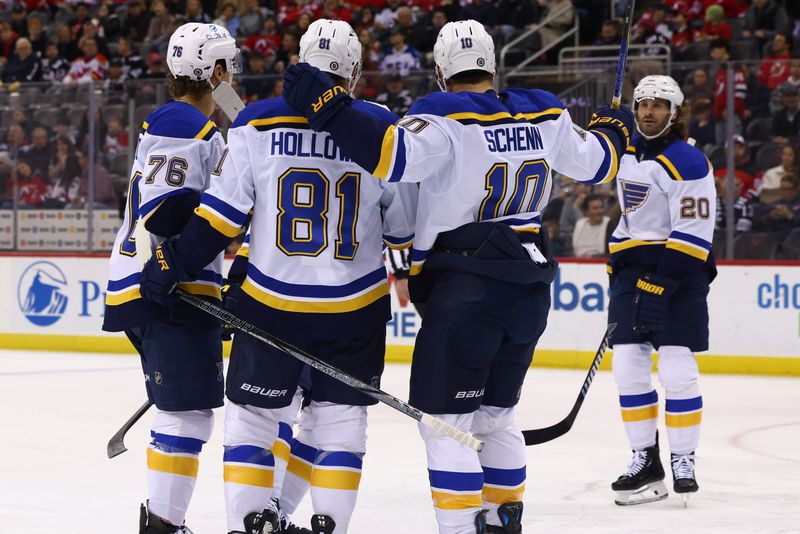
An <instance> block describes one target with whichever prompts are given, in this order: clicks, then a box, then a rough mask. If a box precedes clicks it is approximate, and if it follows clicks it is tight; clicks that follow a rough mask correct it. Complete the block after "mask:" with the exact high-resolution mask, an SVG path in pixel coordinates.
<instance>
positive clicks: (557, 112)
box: [514, 108, 564, 120]
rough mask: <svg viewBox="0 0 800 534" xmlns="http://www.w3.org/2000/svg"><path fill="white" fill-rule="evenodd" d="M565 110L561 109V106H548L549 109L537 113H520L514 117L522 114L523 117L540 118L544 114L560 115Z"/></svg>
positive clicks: (529, 118)
mask: <svg viewBox="0 0 800 534" xmlns="http://www.w3.org/2000/svg"><path fill="white" fill-rule="evenodd" d="M563 112H564V110H563V109H561V108H548V109H546V110H544V111H539V112H537V113H519V114H517V115H515V116H514V118H517V117H518V116H519V115H522V117H523V118H525V119H528V120H531V119H538V118H539V117H542V116H544V115H559V116H560V115H561V114H562V113H563Z"/></svg>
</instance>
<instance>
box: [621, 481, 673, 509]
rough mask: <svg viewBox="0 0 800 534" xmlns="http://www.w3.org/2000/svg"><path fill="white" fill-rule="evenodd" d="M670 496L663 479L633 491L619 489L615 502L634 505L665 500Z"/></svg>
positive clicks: (622, 504)
mask: <svg viewBox="0 0 800 534" xmlns="http://www.w3.org/2000/svg"><path fill="white" fill-rule="evenodd" d="M667 497H669V492H668V491H667V486H666V485H665V484H664V482H663V481H661V480H659V481H658V482H651V483H650V484H647V485H645V486H642V487H641V488H639V489H636V490H633V491H618V492H617V497H616V498H615V499H614V503H615V504H617V505H619V506H633V505H635V504H647V503H649V502H656V501H663V500H664V499H666V498H667Z"/></svg>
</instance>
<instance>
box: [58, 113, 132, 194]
mask: <svg viewBox="0 0 800 534" xmlns="http://www.w3.org/2000/svg"><path fill="white" fill-rule="evenodd" d="M109 126H110V121H109ZM78 163H79V165H80V169H81V172H80V175H79V176H78V179H77V180H75V181H73V183H72V187H71V188H70V190H69V191H68V202H67V204H66V208H68V209H84V208H86V207H87V206H88V204H89V157H88V156H87V155H86V154H84V153H80V154H78ZM93 189H94V190H93V193H94V206H93V207H95V208H101V209H103V208H107V209H117V208H118V207H119V195H118V194H117V190H116V188H115V187H114V180H113V179H112V178H111V174H109V172H108V169H106V168H105V167H104V166H103V165H101V164H100V163H95V164H94V188H93Z"/></svg>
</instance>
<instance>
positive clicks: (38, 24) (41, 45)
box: [26, 17, 47, 57]
mask: <svg viewBox="0 0 800 534" xmlns="http://www.w3.org/2000/svg"><path fill="white" fill-rule="evenodd" d="M26 37H27V38H28V40H29V41H30V42H31V46H32V47H33V51H34V52H35V53H36V54H38V55H39V57H44V54H45V50H46V49H47V35H45V33H44V31H42V19H40V18H39V17H31V19H30V20H29V21H28V33H27V35H26Z"/></svg>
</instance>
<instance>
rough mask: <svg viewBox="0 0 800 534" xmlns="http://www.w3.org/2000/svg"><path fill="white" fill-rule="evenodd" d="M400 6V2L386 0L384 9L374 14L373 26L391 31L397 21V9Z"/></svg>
mask: <svg viewBox="0 0 800 534" xmlns="http://www.w3.org/2000/svg"><path fill="white" fill-rule="evenodd" d="M400 5H401V2H400V0H386V5H385V6H384V8H383V9H382V10H381V11H379V12H377V13H376V14H375V26H377V27H378V28H379V29H381V28H382V29H387V30H389V29H392V28H393V27H394V25H395V21H396V20H397V8H399V7H400Z"/></svg>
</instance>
